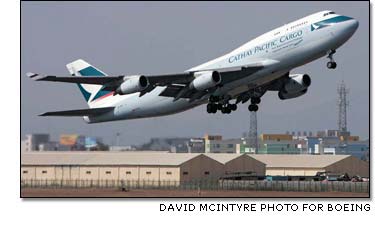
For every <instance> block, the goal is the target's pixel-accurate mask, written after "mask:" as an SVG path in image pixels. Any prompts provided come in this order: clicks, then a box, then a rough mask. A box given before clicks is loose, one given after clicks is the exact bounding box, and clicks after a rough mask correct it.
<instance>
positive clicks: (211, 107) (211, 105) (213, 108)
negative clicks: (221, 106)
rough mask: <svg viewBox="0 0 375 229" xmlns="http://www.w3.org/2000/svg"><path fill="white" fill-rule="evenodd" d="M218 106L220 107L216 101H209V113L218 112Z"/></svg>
mask: <svg viewBox="0 0 375 229" xmlns="http://www.w3.org/2000/svg"><path fill="white" fill-rule="evenodd" d="M217 108H218V106H217V104H215V103H209V104H207V113H209V114H211V113H213V114H215V113H216V112H217Z"/></svg>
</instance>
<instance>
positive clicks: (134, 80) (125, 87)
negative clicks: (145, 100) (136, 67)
mask: <svg viewBox="0 0 375 229" xmlns="http://www.w3.org/2000/svg"><path fill="white" fill-rule="evenodd" d="M148 85H149V82H148V79H147V77H145V76H142V75H134V76H125V77H124V82H122V83H121V85H120V86H119V87H118V88H117V89H116V91H115V94H119V95H127V94H132V93H136V92H141V91H143V90H145V89H146V88H147V86H148Z"/></svg>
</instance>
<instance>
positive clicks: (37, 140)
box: [21, 134, 49, 152]
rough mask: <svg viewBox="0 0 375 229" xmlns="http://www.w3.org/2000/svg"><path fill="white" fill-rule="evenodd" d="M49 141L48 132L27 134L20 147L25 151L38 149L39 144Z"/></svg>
mask: <svg viewBox="0 0 375 229" xmlns="http://www.w3.org/2000/svg"><path fill="white" fill-rule="evenodd" d="M48 142H49V134H27V135H26V140H25V141H24V142H23V143H22V145H23V146H22V147H21V148H24V149H25V151H26V152H30V151H39V145H40V144H45V143H48Z"/></svg>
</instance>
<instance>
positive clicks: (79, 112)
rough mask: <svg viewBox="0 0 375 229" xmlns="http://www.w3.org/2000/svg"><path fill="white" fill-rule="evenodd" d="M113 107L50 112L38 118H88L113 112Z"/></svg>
mask: <svg viewBox="0 0 375 229" xmlns="http://www.w3.org/2000/svg"><path fill="white" fill-rule="evenodd" d="M114 108H115V107H103V108H91V109H81V110H67V111H52V112H46V113H44V114H41V115H39V116H90V115H101V114H104V113H107V112H110V111H113V110H114Z"/></svg>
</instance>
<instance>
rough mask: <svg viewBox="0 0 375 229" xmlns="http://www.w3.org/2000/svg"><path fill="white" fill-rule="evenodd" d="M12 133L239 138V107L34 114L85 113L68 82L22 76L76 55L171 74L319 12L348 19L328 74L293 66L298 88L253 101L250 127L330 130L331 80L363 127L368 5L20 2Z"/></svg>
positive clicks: (242, 117)
mask: <svg viewBox="0 0 375 229" xmlns="http://www.w3.org/2000/svg"><path fill="white" fill-rule="evenodd" d="M21 4H22V7H21V10H22V12H21V16H22V20H21V23H22V28H21V32H22V34H21V51H22V53H21V73H22V74H23V75H21V91H22V99H21V109H22V112H21V122H22V123H21V124H22V128H21V134H22V136H23V135H24V134H27V133H51V134H52V137H53V138H55V139H57V137H58V135H59V134H61V133H79V134H84V135H92V136H101V137H103V138H104V139H105V140H106V142H107V143H114V142H115V134H116V132H120V133H121V137H120V139H121V142H122V144H124V145H125V144H139V143H142V142H146V141H148V139H149V138H151V137H172V136H179V137H184V136H194V137H201V136H203V135H204V134H205V133H210V134H221V135H223V136H224V137H225V138H231V137H240V136H241V134H242V132H245V131H247V130H248V128H249V112H248V110H247V105H248V104H246V105H241V106H239V109H238V110H237V111H236V112H234V113H231V114H230V115H223V114H221V113H217V114H215V115H213V114H207V113H206V108H205V106H200V107H197V108H195V109H193V110H189V111H186V112H183V113H179V114H176V115H172V116H164V117H158V118H148V119H139V120H127V121H117V122H109V123H101V124H90V125H89V124H86V123H85V122H84V121H83V120H82V119H81V118H75V117H72V118H69V117H68V118H66V117H65V118H64V117H39V116H37V115H38V114H40V113H43V112H46V111H54V110H65V109H84V108H86V107H87V104H86V102H85V100H84V98H83V96H82V95H81V93H80V92H79V90H78V87H77V86H76V85H74V84H64V83H52V82H34V81H32V80H30V79H28V78H27V77H26V76H25V75H24V74H25V73H26V72H28V71H32V72H38V73H42V74H56V75H68V71H67V69H66V67H65V65H66V64H67V63H69V62H71V61H73V60H76V59H78V58H82V59H85V60H86V61H88V62H89V63H91V64H92V65H94V66H97V67H99V68H100V69H101V70H103V71H105V72H106V73H107V74H112V75H119V74H126V75H127V74H136V73H139V74H158V73H178V72H183V71H184V70H186V69H188V68H190V67H192V66H196V65H198V64H201V63H203V62H206V61H208V60H211V59H213V58H216V57H218V56H220V55H223V54H225V53H226V52H229V51H231V50H233V49H234V48H237V47H238V46H240V45H242V44H244V43H246V42H247V41H249V40H251V39H253V38H255V37H257V36H259V35H261V34H263V33H265V32H267V31H269V30H272V29H274V28H276V27H279V26H282V25H283V24H286V23H288V22H291V21H293V20H296V19H299V18H301V17H304V16H307V15H309V14H312V13H315V12H318V11H321V10H328V9H329V10H333V11H335V12H337V13H338V14H342V15H346V16H350V17H354V18H355V19H357V20H358V21H359V23H360V25H359V28H358V30H357V32H356V33H355V34H354V36H353V37H352V38H351V39H350V40H349V41H348V42H347V43H346V44H344V46H342V47H341V48H340V49H338V52H337V53H336V55H335V60H336V61H337V63H338V67H337V69H336V70H329V69H327V68H326V62H327V59H326V58H322V59H320V60H317V61H315V62H312V63H310V64H308V65H305V66H302V67H299V68H297V69H295V70H293V71H292V73H308V74H309V75H310V76H311V77H312V84H311V86H310V88H309V91H308V93H307V94H305V95H303V96H301V97H298V98H296V99H291V100H284V101H281V100H279V98H278V96H277V93H276V92H267V93H266V94H265V95H264V96H263V97H262V103H261V105H260V109H259V111H258V132H266V133H284V132H285V131H288V130H289V131H305V130H306V131H314V132H315V131H317V130H322V129H337V117H338V114H337V85H338V83H339V82H340V81H341V80H343V79H344V80H345V82H346V85H347V87H349V88H350V94H349V96H348V98H349V108H348V128H349V130H350V131H351V132H352V134H353V135H360V136H361V137H363V138H368V133H369V59H368V58H369V45H368V44H369V14H368V12H369V11H368V3H367V2H204V3H198V2H194V3H188V2H185V3H171V2H164V3H141V2H133V3H126V2H63V3H61V2H56V3H55V2H22V3H21ZM296 58H298V57H296Z"/></svg>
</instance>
